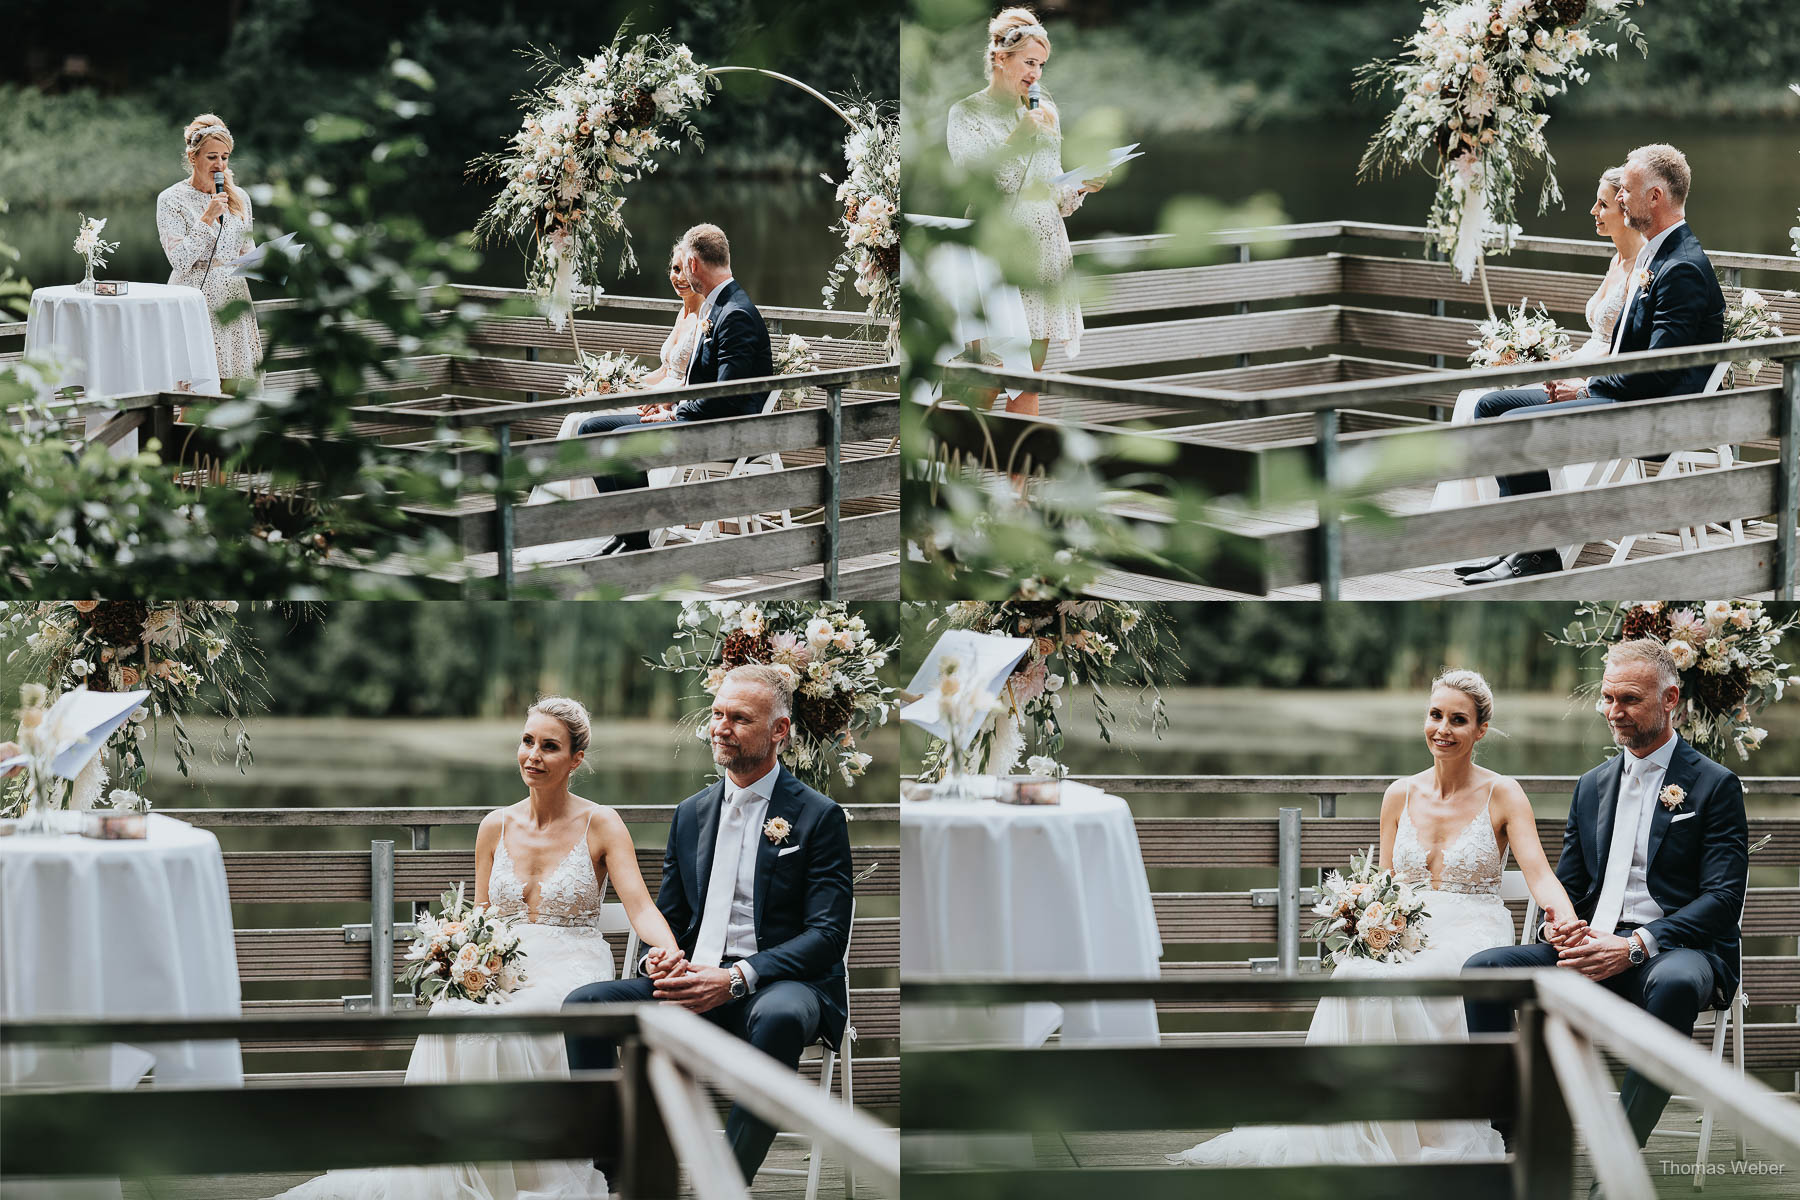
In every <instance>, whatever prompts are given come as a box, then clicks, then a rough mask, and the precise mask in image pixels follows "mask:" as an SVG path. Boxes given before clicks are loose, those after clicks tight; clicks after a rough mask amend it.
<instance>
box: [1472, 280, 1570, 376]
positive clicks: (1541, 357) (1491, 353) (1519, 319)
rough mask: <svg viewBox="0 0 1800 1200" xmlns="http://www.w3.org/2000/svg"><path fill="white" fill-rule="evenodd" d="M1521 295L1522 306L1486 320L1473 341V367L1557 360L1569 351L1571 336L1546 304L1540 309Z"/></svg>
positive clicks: (1540, 306)
mask: <svg viewBox="0 0 1800 1200" xmlns="http://www.w3.org/2000/svg"><path fill="white" fill-rule="evenodd" d="M1529 303H1530V302H1529V301H1527V300H1526V299H1525V298H1524V297H1520V298H1519V307H1517V308H1509V309H1507V310H1506V315H1505V316H1503V317H1492V318H1489V319H1488V320H1486V321H1483V322H1482V323H1481V325H1480V326H1479V327H1478V328H1477V329H1476V331H1475V332H1476V336H1475V337H1474V338H1472V339H1471V340H1470V341H1469V345H1471V346H1473V347H1475V349H1474V351H1473V352H1472V353H1471V354H1470V355H1469V365H1470V366H1472V367H1510V366H1516V365H1518V364H1519V363H1534V362H1554V361H1555V360H1556V359H1559V358H1562V357H1563V356H1564V355H1566V354H1568V353H1569V335H1568V334H1566V333H1564V332H1563V331H1562V330H1560V329H1558V328H1557V327H1556V322H1555V321H1553V320H1551V319H1550V314H1549V312H1547V311H1546V310H1545V309H1544V307H1543V306H1542V305H1539V306H1538V309H1537V311H1536V312H1533V311H1531V309H1530V308H1529V307H1527V306H1528V304H1529Z"/></svg>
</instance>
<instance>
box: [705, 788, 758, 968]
mask: <svg viewBox="0 0 1800 1200" xmlns="http://www.w3.org/2000/svg"><path fill="white" fill-rule="evenodd" d="M747 798H748V797H747V795H746V794H745V793H744V792H741V791H738V790H736V789H734V788H727V789H726V794H725V803H723V804H722V805H720V806H719V832H718V839H717V841H715V842H714V843H713V861H712V875H711V876H710V877H709V878H708V879H707V881H706V899H705V901H704V903H705V905H706V908H705V910H704V911H703V912H702V913H701V914H700V934H699V936H698V937H696V938H695V939H694V965H695V966H697V967H716V966H718V965H719V962H720V960H721V959H723V958H724V957H725V927H726V926H727V925H728V924H729V923H730V921H731V901H732V897H733V896H734V895H735V894H736V892H737V874H738V858H739V857H740V856H741V855H742V854H743V844H744V801H745V800H746V799H747Z"/></svg>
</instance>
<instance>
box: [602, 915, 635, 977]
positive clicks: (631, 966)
mask: <svg viewBox="0 0 1800 1200" xmlns="http://www.w3.org/2000/svg"><path fill="white" fill-rule="evenodd" d="M600 933H601V935H602V936H603V937H605V938H606V939H607V940H608V941H609V942H610V941H611V940H612V939H613V938H615V937H618V936H620V935H621V934H622V935H624V938H625V959H624V962H623V964H622V965H621V966H620V969H619V978H620V979H631V978H633V977H634V976H636V975H637V960H638V935H637V930H635V929H633V928H632V927H631V918H630V917H629V916H628V915H627V914H626V912H625V906H624V905H623V904H621V903H619V902H617V901H608V902H607V903H605V904H602V905H601V906H600Z"/></svg>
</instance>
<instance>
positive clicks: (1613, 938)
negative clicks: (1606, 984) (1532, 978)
mask: <svg viewBox="0 0 1800 1200" xmlns="http://www.w3.org/2000/svg"><path fill="white" fill-rule="evenodd" d="M1556 965H1557V966H1559V967H1569V968H1571V969H1573V970H1576V971H1580V972H1581V973H1582V974H1583V975H1586V976H1587V977H1588V978H1589V979H1592V980H1594V981H1595V982H1596V983H1598V982H1599V981H1600V980H1602V979H1611V978H1612V977H1613V976H1614V975H1617V974H1618V973H1619V972H1620V971H1623V970H1624V969H1625V968H1626V967H1629V966H1630V965H1631V942H1630V941H1629V940H1628V939H1626V938H1622V937H1620V936H1619V935H1618V934H1616V933H1604V934H1600V933H1596V934H1592V935H1591V936H1589V937H1588V939H1587V940H1586V941H1584V942H1582V943H1580V944H1579V945H1564V946H1563V947H1562V948H1561V949H1559V950H1557V952H1556Z"/></svg>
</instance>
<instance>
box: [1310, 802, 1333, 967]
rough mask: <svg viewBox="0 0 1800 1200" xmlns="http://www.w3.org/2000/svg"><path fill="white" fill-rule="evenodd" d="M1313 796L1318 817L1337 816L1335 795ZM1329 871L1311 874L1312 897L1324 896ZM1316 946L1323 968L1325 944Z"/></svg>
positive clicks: (1327, 868) (1325, 868)
mask: <svg viewBox="0 0 1800 1200" xmlns="http://www.w3.org/2000/svg"><path fill="white" fill-rule="evenodd" d="M1314 795H1316V796H1317V797H1318V801H1319V816H1321V817H1326V818H1330V817H1335V816H1337V797H1336V796H1335V795H1333V794H1332V793H1330V792H1316V793H1314ZM1330 871H1331V869H1330V868H1329V867H1320V868H1319V869H1318V870H1317V871H1314V872H1313V887H1314V889H1315V890H1314V891H1313V895H1314V896H1323V895H1324V894H1325V876H1326V875H1328V874H1330ZM1317 945H1318V962H1319V964H1320V965H1321V966H1323V965H1324V963H1325V954H1326V950H1325V943H1324V942H1319V943H1318V944H1317Z"/></svg>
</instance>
